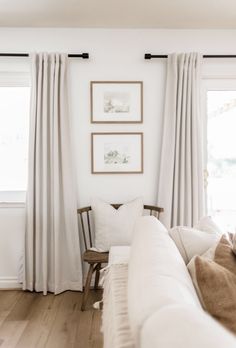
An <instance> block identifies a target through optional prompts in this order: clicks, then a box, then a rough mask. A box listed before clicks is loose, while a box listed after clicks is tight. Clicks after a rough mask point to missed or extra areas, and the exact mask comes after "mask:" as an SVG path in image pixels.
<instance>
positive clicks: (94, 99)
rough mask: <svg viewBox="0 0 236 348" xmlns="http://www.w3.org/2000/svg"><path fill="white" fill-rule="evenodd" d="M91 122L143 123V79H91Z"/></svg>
mask: <svg viewBox="0 0 236 348" xmlns="http://www.w3.org/2000/svg"><path fill="white" fill-rule="evenodd" d="M90 105H91V123H117V124H121V123H131V124H132V123H143V82H142V81H91V82H90Z"/></svg>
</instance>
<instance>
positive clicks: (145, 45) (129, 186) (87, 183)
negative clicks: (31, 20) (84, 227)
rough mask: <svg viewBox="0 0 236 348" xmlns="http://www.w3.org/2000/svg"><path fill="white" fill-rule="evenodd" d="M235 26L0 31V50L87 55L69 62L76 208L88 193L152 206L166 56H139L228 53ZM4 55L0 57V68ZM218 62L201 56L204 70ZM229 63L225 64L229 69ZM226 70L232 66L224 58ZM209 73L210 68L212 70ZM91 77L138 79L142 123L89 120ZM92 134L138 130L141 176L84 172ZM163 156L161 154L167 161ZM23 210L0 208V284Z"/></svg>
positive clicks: (10, 273) (16, 244)
mask: <svg viewBox="0 0 236 348" xmlns="http://www.w3.org/2000/svg"><path fill="white" fill-rule="evenodd" d="M235 37H236V31H233V30H232V31H213V30H209V31H198V30H149V29H148V30H105V29H0V38H1V40H0V42H1V46H0V51H1V52H31V51H60V52H68V53H78V52H89V53H90V59H89V60H81V59H74V60H72V59H71V60H70V86H69V87H70V107H71V115H72V122H73V134H72V136H73V140H74V145H75V153H74V157H75V161H76V165H77V183H78V206H84V205H87V204H89V203H90V200H91V197H92V196H98V197H101V198H104V199H105V200H108V201H112V202H123V201H126V200H129V199H131V198H133V197H136V196H143V198H144V201H145V203H151V204H152V203H156V195H157V183H158V166H159V155H160V144H161V128H162V115H163V99H164V89H165V74H166V60H152V61H145V60H144V59H143V56H144V53H146V52H147V53H148V52H150V53H157V54H166V53H167V54H168V53H171V52H174V51H176V52H187V51H199V52H201V53H205V54H207V53H208V54H224V53H225V54H236V47H235ZM16 61H17V65H18V67H19V69H23V70H24V69H26V70H27V69H28V63H27V59H26V60H25V59H24V61H23V60H21V59H15V58H12V59H11V60H10V62H11V63H10V64H11V65H12V66H14V65H15V62H16ZM8 64H9V58H8V59H3V58H0V71H1V70H4V69H6V66H8ZM222 64H224V62H222V61H221V62H219V60H217V61H216V60H211V61H207V62H206V61H204V65H205V67H207V69H206V68H204V69H205V70H206V71H209V72H210V70H211V69H212V68H213V70H214V71H215V70H216V68H217V67H218V66H219V65H220V66H221V65H222ZM231 64H233V65H232V66H231ZM227 65H228V66H229V67H230V69H229V73H230V74H231V73H232V70H234V71H235V75H236V70H235V64H234V63H232V60H231V61H228V64H227ZM213 70H212V71H213ZM91 80H142V81H143V83H144V123H143V124H142V125H110V126H109V125H91V124H90V105H89V100H90V99H89V82H90V81H91ZM94 131H96V132H99V131H142V132H144V174H136V175H135V174H133V175H91V172H90V151H91V149H90V133H91V132H94ZM167 160H168V159H167ZM23 230H24V208H11V209H3V208H0V286H1V284H2V286H3V285H4V286H11V285H14V284H13V283H14V281H11V282H10V283H9V277H11V279H13V280H14V279H16V274H17V262H18V261H17V260H18V256H19V253H20V250H21V248H22V242H23Z"/></svg>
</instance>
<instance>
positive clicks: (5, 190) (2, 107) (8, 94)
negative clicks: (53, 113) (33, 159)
mask: <svg viewBox="0 0 236 348" xmlns="http://www.w3.org/2000/svg"><path fill="white" fill-rule="evenodd" d="M29 104H30V86H29V75H28V74H25V73H15V74H14V73H2V74H0V163H1V166H0V167H1V170H0V201H1V202H23V201H25V192H26V186H27V171H28V138H29Z"/></svg>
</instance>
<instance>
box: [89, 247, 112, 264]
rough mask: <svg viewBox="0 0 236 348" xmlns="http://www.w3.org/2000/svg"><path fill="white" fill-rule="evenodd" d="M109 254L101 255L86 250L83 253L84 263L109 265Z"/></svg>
mask: <svg viewBox="0 0 236 348" xmlns="http://www.w3.org/2000/svg"><path fill="white" fill-rule="evenodd" d="M108 256H109V252H103V253H99V252H98V251H94V250H86V251H85V252H84V253H83V256H82V258H83V261H85V262H88V263H89V264H93V263H107V262H108Z"/></svg>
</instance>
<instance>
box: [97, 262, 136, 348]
mask: <svg viewBox="0 0 236 348" xmlns="http://www.w3.org/2000/svg"><path fill="white" fill-rule="evenodd" d="M127 283H128V265H127V264H113V265H111V266H109V267H108V268H107V269H106V270H105V273H104V292H103V315H102V319H103V320H102V322H103V324H102V331H103V333H104V348H111V347H112V348H134V347H135V343H134V338H133V335H132V333H131V330H130V325H129V318H128V304H127Z"/></svg>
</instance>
